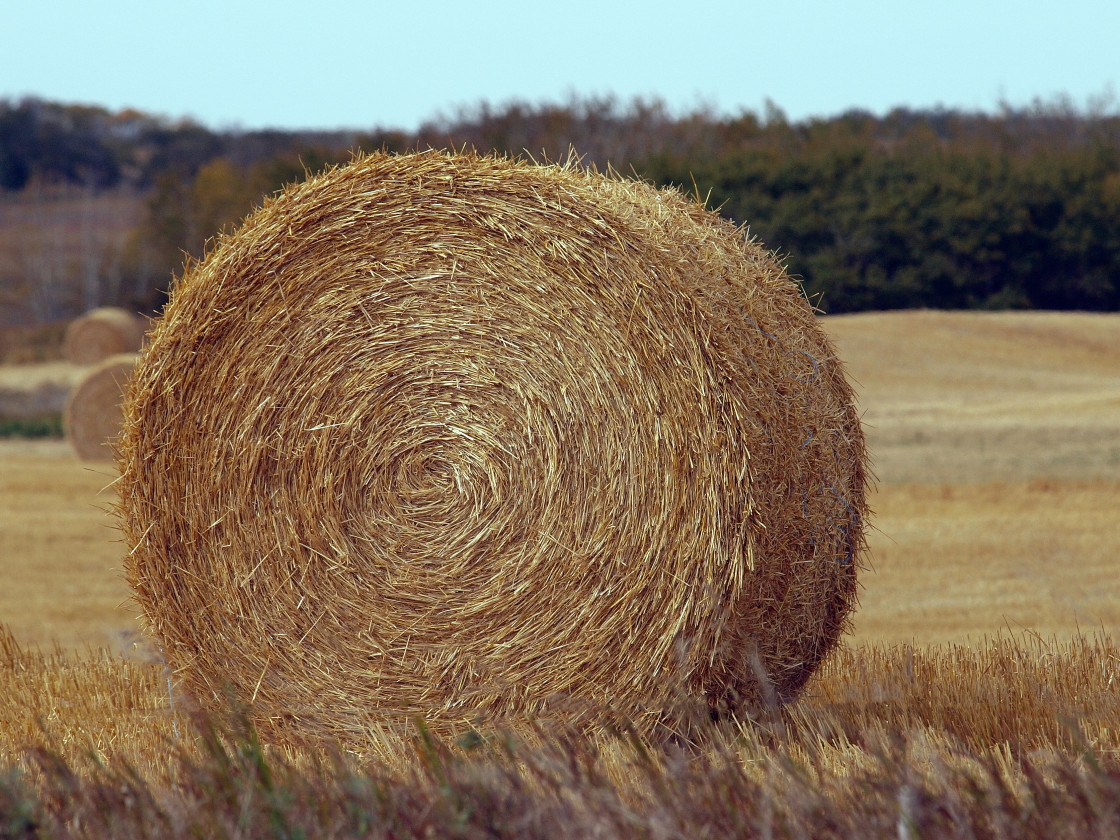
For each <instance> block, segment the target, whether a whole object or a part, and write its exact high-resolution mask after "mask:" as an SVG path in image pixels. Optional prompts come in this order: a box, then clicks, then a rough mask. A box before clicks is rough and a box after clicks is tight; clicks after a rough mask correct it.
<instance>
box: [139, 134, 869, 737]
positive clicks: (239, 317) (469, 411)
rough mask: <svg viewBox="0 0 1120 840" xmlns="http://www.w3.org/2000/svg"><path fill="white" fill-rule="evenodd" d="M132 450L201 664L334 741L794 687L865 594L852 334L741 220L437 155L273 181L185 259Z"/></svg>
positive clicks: (167, 630) (675, 198)
mask: <svg viewBox="0 0 1120 840" xmlns="http://www.w3.org/2000/svg"><path fill="white" fill-rule="evenodd" d="M120 466H121V470H122V479H121V482H120V484H119V488H120V511H119V513H120V518H121V522H122V526H123V529H124V532H125V534H126V536H127V539H128V541H129V548H130V551H129V554H128V557H127V558H126V561H125V562H126V574H127V576H128V578H129V581H130V583H131V585H132V586H133V588H134V590H135V594H136V598H137V601H138V602H139V604H140V606H141V608H142V612H143V614H144V615H145V617H146V621H147V623H148V624H149V626H150V630H151V631H153V632H154V634H155V636H156V637H157V639H158V640H159V642H160V644H161V645H162V648H163V651H164V654H165V655H166V657H167V661H168V663H169V664H170V665H171V666H172V667H173V668H174V669H175V671H176V673H177V674H178V675H179V676H180V678H181V680H182V682H183V684H184V686H185V687H186V688H187V689H188V690H189V691H190V692H191V693H192V694H193V695H194V696H195V698H196V700H197V701H198V702H200V703H201V704H202V705H203V707H207V708H212V709H213V708H221V707H223V705H224V704H225V703H227V702H228V700H229V692H230V691H232V692H233V694H234V695H235V697H236V699H237V700H239V701H240V702H244V703H247V704H249V705H250V706H251V707H252V709H253V714H254V716H255V719H256V721H257V723H258V725H259V726H260V727H261V728H262V730H263V731H283V732H296V733H303V734H315V733H319V734H328V735H333V736H338V737H340V738H341V739H342V740H343V741H344V742H355V741H359V742H360V741H361V739H362V737H363V733H366V732H368V731H369V729H370V728H371V727H373V728H376V727H384V726H393V725H395V724H402V725H403V724H406V723H407V722H408V721H410V720H412V719H413V718H415V717H417V716H421V717H424V718H426V719H428V721H429V722H430V725H438V726H441V727H448V728H449V729H450V730H453V729H454V728H455V727H456V726H458V725H459V724H461V723H462V722H464V721H468V720H470V719H472V718H474V717H475V716H476V715H487V716H489V715H497V716H504V715H523V714H536V713H538V712H540V711H541V710H543V709H545V708H547V707H548V706H549V704H550V703H551V702H556V701H557V699H558V698H571V699H572V700H573V702H576V701H578V702H579V703H580V704H585V705H590V706H596V707H600V708H606V707H610V708H612V709H614V710H616V711H621V712H624V713H625V714H627V715H629V716H631V717H632V719H635V720H637V721H639V722H643V723H653V722H655V721H658V720H662V719H663V718H665V716H666V714H667V710H669V709H671V708H672V707H674V705H675V704H677V703H678V702H679V701H680V700H681V698H682V697H683V698H686V699H687V698H694V699H697V700H700V701H703V702H706V703H708V704H710V705H711V706H712V707H714V708H725V707H728V706H734V705H736V704H737V703H739V702H741V701H743V700H745V699H750V698H757V697H759V696H760V694H767V695H770V696H773V694H776V695H777V696H778V697H781V698H790V697H793V696H795V695H796V693H797V692H798V690H799V689H800V688H801V686H802V685H803V684H804V683H805V681H806V680H807V679H808V677H809V675H810V674H811V673H812V672H813V670H814V669H815V668H816V667H817V665H818V663H819V662H820V661H821V660H822V658H823V657H824V656H825V655H826V654H827V653H828V652H829V650H830V649H831V648H833V646H834V645H835V644H836V642H837V639H838V637H839V635H840V633H841V632H842V630H844V629H845V626H846V622H847V619H848V615H849V611H850V610H851V608H852V606H853V603H854V601H855V597H856V572H857V566H858V564H859V556H860V552H861V549H862V547H863V527H864V514H865V511H866V502H865V484H866V482H867V475H868V474H867V470H866V454H865V448H864V440H863V435H862V432H861V429H860V424H859V420H858V417H857V413H856V409H855V405H854V399H853V394H852V391H851V389H850V388H849V386H848V384H847V382H846V380H845V377H844V375H843V372H842V369H841V364H840V362H839V361H838V359H837V358H836V354H835V352H834V349H833V346H832V344H831V343H830V342H829V340H828V339H827V338H826V336H825V335H824V333H823V332H822V331H821V328H820V326H819V325H818V323H817V319H816V317H815V314H814V312H813V311H812V309H811V307H810V306H809V304H808V303H807V302H806V300H805V299H804V298H803V297H802V295H801V293H800V290H799V288H798V286H797V285H796V284H795V283H794V282H793V281H791V280H790V278H789V277H788V276H787V275H786V274H785V272H784V270H783V268H782V267H781V265H780V264H779V263H778V262H777V261H776V260H775V259H774V258H773V256H772V255H770V254H769V253H767V252H766V251H765V250H764V249H763V248H762V247H761V246H760V245H759V244H757V243H756V242H754V241H752V240H750V239H749V238H748V237H746V236H745V235H744V233H743V231H742V230H741V229H738V228H736V227H735V226H734V225H732V224H730V223H728V222H726V221H724V220H722V219H720V218H719V217H718V216H716V215H715V214H714V213H712V212H710V211H708V210H705V209H704V208H702V207H700V206H698V205H697V204H695V203H692V202H690V201H688V200H686V199H685V198H684V197H683V196H682V195H680V194H678V193H676V192H673V191H659V190H656V189H654V188H652V187H650V186H647V185H645V184H642V183H635V182H629V181H623V180H618V179H616V178H613V177H607V176H603V175H599V174H596V173H594V172H588V171H584V170H582V169H580V168H578V167H575V166H546V167H542V166H536V165H530V164H527V163H524V162H521V161H516V160H509V159H504V158H493V157H480V156H477V155H473V154H464V155H446V154H443V153H436V152H429V153H424V154H417V155H406V156H390V155H372V156H368V157H361V158H358V159H356V160H355V161H354V162H352V163H351V164H350V165H348V166H345V167H342V168H337V169H332V170H329V171H327V172H325V173H323V174H321V175H319V176H317V177H314V178H312V179H310V180H308V181H307V182H306V183H303V184H300V185H295V186H292V187H289V188H288V189H286V190H285V191H284V192H282V193H281V194H279V195H278V196H276V197H274V198H273V199H271V200H269V201H268V202H266V203H265V205H264V206H263V207H262V208H261V209H260V210H258V211H257V212H256V213H255V214H254V215H252V216H251V217H250V218H249V219H247V220H246V222H245V223H244V224H243V226H242V227H241V228H240V229H239V230H238V231H236V232H235V233H234V234H232V235H230V236H228V237H225V238H223V239H222V240H220V241H219V242H218V243H217V244H216V246H215V247H214V249H213V250H212V252H211V253H210V254H209V256H208V257H207V258H206V259H205V260H204V261H203V262H201V263H196V264H193V265H191V266H189V267H188V268H187V270H186V272H185V274H184V276H183V277H182V278H181V279H180V281H179V282H178V283H177V285H176V286H175V288H174V290H173V293H172V296H171V301H170V303H169V304H168V306H167V307H166V310H165V314H164V316H163V318H162V320H161V321H160V322H158V323H157V325H156V327H155V329H154V331H153V333H152V336H151V339H150V346H149V347H148V348H147V350H146V352H145V353H144V354H143V356H142V361H141V363H140V364H139V365H138V368H137V372H136V376H135V378H134V379H133V381H132V385H131V389H130V392H129V395H128V399H127V403H126V419H125V426H124V429H123V431H122V438H121V444H120ZM771 692H773V694H772V693H771Z"/></svg>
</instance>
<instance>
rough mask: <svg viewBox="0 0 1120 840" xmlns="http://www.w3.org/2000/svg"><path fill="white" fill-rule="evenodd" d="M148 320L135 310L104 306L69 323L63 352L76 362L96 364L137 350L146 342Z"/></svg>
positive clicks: (66, 356) (76, 363) (78, 363)
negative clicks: (145, 334) (129, 310)
mask: <svg viewBox="0 0 1120 840" xmlns="http://www.w3.org/2000/svg"><path fill="white" fill-rule="evenodd" d="M147 328H148V322H147V321H146V320H145V319H144V318H142V317H141V316H139V315H137V314H135V313H134V312H128V311H127V310H124V309H118V308H116V307H113V306H103V307H100V308H99V309H91V310H90V311H89V312H87V313H86V314H85V315H82V316H81V317H79V318H75V319H74V320H73V321H71V322H70V323H69V324H68V325H67V327H66V335H65V336H64V337H63V343H62V352H63V356H64V357H65V358H66V360H67V361H68V362H70V363H71V364H75V365H95V364H97V363H98V362H100V361H101V360H102V359H107V358H109V357H110V356H115V355H117V354H119V353H135V352H137V351H138V350H139V349H140V346H141V344H143V342H144V333H145V332H146V331H147Z"/></svg>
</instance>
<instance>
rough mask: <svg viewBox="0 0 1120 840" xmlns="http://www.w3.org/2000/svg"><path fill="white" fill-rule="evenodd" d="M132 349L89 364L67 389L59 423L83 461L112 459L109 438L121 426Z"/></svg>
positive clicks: (112, 438)
mask: <svg viewBox="0 0 1120 840" xmlns="http://www.w3.org/2000/svg"><path fill="white" fill-rule="evenodd" d="M136 358H137V357H136V354H135V353H120V354H118V355H116V356H110V357H109V358H108V359H105V360H104V361H103V362H101V363H100V364H99V365H97V366H95V367H94V368H92V369H91V370H90V371H89V372H88V373H87V374H86V375H85V376H84V377H83V378H82V380H81V381H80V382H79V383H78V384H77V386H76V387H75V388H74V390H73V391H71V392H70V398H69V399H68V400H67V401H66V408H65V410H64V411H63V413H62V427H63V431H64V432H65V433H66V439H67V440H68V441H69V442H70V446H71V447H72V448H73V449H74V452H75V454H76V455H77V456H78V457H79V458H81V459H82V460H83V461H112V460H113V459H114V457H115V456H114V452H113V447H112V442H113V441H114V440H115V439H116V437H117V435H118V434H119V433H120V430H121V420H122V410H121V400H122V398H123V395H124V390H125V384H126V383H127V382H128V377H129V374H131V373H132V369H133V367H135V365H136Z"/></svg>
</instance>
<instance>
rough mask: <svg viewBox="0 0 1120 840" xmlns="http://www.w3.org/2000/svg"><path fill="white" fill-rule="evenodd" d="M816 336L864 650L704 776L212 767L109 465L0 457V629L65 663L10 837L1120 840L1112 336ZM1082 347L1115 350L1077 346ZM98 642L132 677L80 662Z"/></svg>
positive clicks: (481, 748) (1040, 327)
mask: <svg viewBox="0 0 1120 840" xmlns="http://www.w3.org/2000/svg"><path fill="white" fill-rule="evenodd" d="M989 319H991V323H992V324H994V326H995V328H994V329H989V328H988V327H989ZM825 326H826V329H827V330H828V331H829V332H830V333H831V334H832V335H833V336H834V337H835V338H836V339H837V340H838V342H839V343H840V345H841V355H842V357H843V358H845V359H846V360H847V361H848V367H849V370H850V372H851V374H852V375H853V377H854V378H855V379H856V380H857V383H858V390H859V393H860V395H861V399H862V407H863V410H864V415H865V418H866V421H867V425H868V430H869V434H870V436H871V446H872V453H873V456H874V458H875V464H876V469H877V471H878V473H879V477H880V479H881V481H882V483H881V484H880V486H879V488H878V491H877V492H876V493H875V494H874V496H873V497H872V499H871V505H872V508H873V509H874V511H875V513H874V516H873V518H872V520H871V525H872V530H871V532H870V534H869V541H870V545H871V554H870V561H871V564H872V566H873V569H872V570H871V571H869V572H866V573H864V575H863V576H862V586H861V607H860V609H859V610H858V611H857V613H856V627H855V634H854V636H853V637H852V638H851V639H850V640H849V643H848V647H847V649H846V650H843V651H841V652H840V654H839V656H838V657H837V658H835V659H833V660H831V661H830V662H828V663H826V665H825V666H824V667H823V668H822V670H821V672H819V674H818V676H817V678H815V679H814V680H813V681H811V682H810V684H809V686H808V689H807V692H806V694H805V695H804V696H803V697H802V699H801V700H800V701H799V702H798V703H796V704H794V705H792V706H789V707H787V708H786V709H785V710H784V711H783V712H782V713H781V715H780V716H775V715H774V713H773V712H772V711H771V712H769V713H764V714H762V715H761V716H760V717H759V718H758V719H756V720H754V721H753V722H750V723H748V724H747V726H746V728H745V730H744V732H743V733H742V735H741V736H736V737H735V738H733V739H731V741H732V742H733V743H732V744H731V746H730V747H729V746H727V742H726V741H725V742H723V743H724V745H723V746H719V744H720V741H719V740H718V739H717V740H716V742H715V745H710V746H709V747H705V748H703V749H699V750H696V751H693V752H690V753H685V754H682V753H681V752H679V751H676V750H674V749H673V748H668V749H666V748H663V747H659V746H657V745H646V746H642V747H638V746H635V744H634V743H633V742H630V741H617V740H616V741H607V742H598V743H593V742H590V741H584V740H580V739H577V738H573V737H571V735H570V734H565V733H562V732H561V733H547V734H543V735H542V734H541V733H537V736H536V741H532V739H530V742H529V743H528V745H527V746H524V747H520V746H519V747H516V748H513V749H514V750H515V752H514V755H516V757H517V760H516V761H512V760H510V759H509V753H508V752H505V750H507V749H509V748H511V747H510V745H511V744H512V743H513V742H512V741H510V740H508V739H498V740H497V741H495V742H487V741H485V740H480V741H478V742H473V741H466V742H464V743H463V744H459V745H450V746H449V747H446V748H445V747H443V746H441V745H438V744H434V743H433V742H431V741H430V740H425V739H424V738H423V737H416V738H410V739H407V738H406V739H404V740H400V739H398V740H395V741H393V740H386V742H385V743H383V744H382V745H381V751H380V755H381V760H380V761H377V762H375V763H373V764H372V765H371V764H368V763H354V764H350V763H346V762H344V763H343V764H341V765H329V766H328V767H326V768H324V767H323V765H322V764H319V765H315V764H314V763H313V762H309V761H308V760H307V759H306V757H303V758H301V757H300V756H298V755H294V754H293V755H284V754H281V753H278V752H263V753H262V751H261V748H260V746H259V744H258V743H256V742H255V741H253V740H252V739H251V738H248V737H241V738H238V737H237V735H236V733H234V737H233V739H232V740H231V741H228V742H226V746H225V747H224V748H223V749H224V750H225V751H224V752H223V751H220V750H217V749H216V748H215V747H214V744H213V742H211V741H208V740H206V738H205V737H204V736H203V731H201V730H196V729H194V728H193V724H192V719H191V716H190V715H189V714H188V713H187V712H188V711H189V710H188V709H187V707H186V705H185V704H184V703H182V702H181V701H182V700H183V698H182V697H180V698H178V700H179V701H180V702H178V703H177V705H176V714H175V715H174V716H173V715H172V714H171V711H170V709H169V708H168V695H167V693H166V690H167V683H166V674H165V672H164V670H163V669H162V667H161V666H160V665H158V664H150V663H149V661H148V660H149V659H150V658H151V651H150V650H144V649H137V648H135V647H134V646H133V644H132V643H133V641H134V639H133V638H132V637H131V636H130V635H129V634H130V633H132V632H134V630H135V627H136V623H135V619H134V615H133V613H132V611H131V608H130V605H129V603H128V592H127V587H126V586H125V585H124V583H123V580H122V577H121V572H120V567H121V558H122V555H123V547H122V546H121V545H120V544H119V543H117V542H115V540H117V539H118V535H117V534H116V532H115V531H113V530H112V529H111V528H110V527H109V525H110V519H109V518H108V516H107V514H106V513H105V510H106V509H107V508H108V506H109V505H110V504H111V502H112V500H113V492H114V491H113V490H112V488H111V487H110V485H111V484H112V482H113V480H114V479H115V476H114V475H113V474H112V472H111V470H110V469H108V468H107V467H101V466H95V467H94V468H93V469H90V468H88V467H84V466H82V465H80V464H79V463H78V462H77V461H76V460H75V459H74V457H73V455H72V454H71V451H70V448H69V446H68V445H67V444H66V443H65V442H64V441H14V440H12V441H2V442H0V576H2V578H3V580H4V581H5V585H4V586H0V623H3V624H7V625H9V626H10V627H11V630H12V632H13V633H14V635H15V637H16V639H18V640H19V641H20V642H22V643H28V642H36V643H39V644H42V645H44V646H46V647H48V648H49V647H50V645H51V644H52V641H53V640H57V641H58V643H59V644H60V645H61V646H62V647H63V651H62V652H61V653H60V654H57V655H45V656H44V655H40V654H37V653H34V652H27V651H20V650H19V649H18V645H16V644H15V643H14V642H12V641H10V640H0V719H3V720H5V721H6V722H9V725H8V726H6V727H4V728H3V729H2V730H0V766H10V765H15V766H19V767H23V768H30V767H35V768H39V770H36V772H35V773H31V772H27V773H26V774H21V773H20V772H19V771H15V772H12V773H11V774H9V775H7V776H4V777H3V778H4V779H5V781H4V785H5V786H4V787H2V788H0V793H3V795H4V796H6V797H8V799H6V800H4V801H5V802H7V803H11V804H10V806H9V813H10V814H12V815H13V820H14V821H13V822H12V823H11V825H12V826H13V827H15V828H17V829H18V828H20V827H21V826H26V825H28V824H29V823H34V824H36V825H39V826H41V827H42V828H43V830H44V831H54V833H56V834H58V835H65V834H66V830H65V827H66V826H73V825H77V824H81V825H82V826H84V827H85V831H86V834H87V836H108V835H110V834H114V833H115V834H116V835H118V836H119V835H121V834H122V833H128V832H129V831H131V832H132V833H135V834H138V835H139V834H142V833H143V832H145V831H146V832H147V833H148V835H149V836H151V835H153V834H162V835H170V834H174V833H176V832H178V833H179V834H183V835H186V834H188V833H189V830H190V829H191V827H193V829H194V830H196V831H199V832H201V833H203V834H209V835H224V836H233V835H238V836H246V837H254V836H275V835H276V834H277V833H278V832H280V831H281V830H283V831H286V832H287V833H288V834H290V835H293V836H294V835H297V834H299V833H303V834H305V835H307V836H355V835H361V834H362V832H363V831H365V832H366V833H369V831H370V830H371V829H370V820H373V821H375V823H376V825H378V826H383V825H384V826H394V827H395V830H396V831H398V833H399V834H402V835H409V834H411V835H414V836H423V835H424V833H425V832H428V833H432V834H437V835H439V834H444V835H446V834H451V833H454V832H458V833H459V834H460V835H461V834H463V833H464V832H469V830H475V831H477V833H479V834H480V835H481V834H488V835H490V836H509V837H513V836H517V837H524V836H542V837H544V836H548V837H566V836H573V837H576V836H589V835H595V836H603V837H623V836H633V835H634V834H635V833H639V832H641V831H644V832H646V833H647V834H649V835H651V836H653V835H656V834H658V833H661V834H664V835H667V836H673V835H674V834H676V835H685V836H704V835H705V833H707V834H708V835H711V836H774V837H797V836H809V835H813V834H820V833H822V832H825V833H827V832H829V831H830V832H832V834H833V835H835V836H859V837H870V836H890V837H918V836H923V837H937V836H953V837H985V836H1046V837H1050V838H1055V840H1056V838H1062V837H1071V838H1072V837H1085V836H1115V833H1116V831H1115V829H1116V826H1117V825H1118V824H1120V812H1118V811H1117V803H1120V743H1118V742H1117V737H1118V733H1120V729H1118V728H1117V727H1116V725H1115V721H1116V720H1117V719H1118V716H1120V671H1118V670H1117V669H1118V668H1120V652H1118V651H1117V643H1116V639H1117V638H1118V637H1120V611H1118V602H1120V590H1118V588H1117V586H1116V583H1115V581H1116V580H1117V578H1120V529H1117V527H1116V524H1115V522H1116V517H1115V514H1114V511H1115V510H1117V509H1118V508H1120V476H1118V475H1117V472H1116V468H1115V465H1114V461H1113V460H1112V458H1113V453H1115V452H1116V450H1117V446H1118V441H1120V418H1118V416H1117V411H1116V405H1117V400H1116V396H1117V391H1116V381H1117V364H1118V362H1117V358H1118V356H1117V355H1116V354H1115V353H1114V352H1113V353H1111V354H1110V353H1109V352H1108V351H1107V348H1108V347H1114V346H1115V344H1114V343H1112V342H1114V341H1115V340H1116V336H1117V335H1118V334H1120V319H1118V318H1116V317H1115V316H1107V317H1106V318H1105V319H1104V320H1103V321H1102V320H1098V316H1082V315H1076V314H1063V315H1053V314H1048V313H1014V314H1006V315H1003V314H1001V315H999V316H992V315H978V314H972V313H921V312H917V313H915V312H899V313H890V314H870V315H858V316H845V317H843V318H838V319H833V318H828V319H825ZM1079 335H1080V336H1086V337H1089V336H1096V337H1095V338H1092V339H1091V340H1090V341H1088V343H1089V344H1090V345H1091V346H1089V347H1088V348H1087V347H1085V346H1084V344H1085V342H1079V340H1077V337H1078V336H1079ZM962 336H963V337H964V338H961V337H962ZM954 337H956V338H954ZM891 342H893V344H892V343H891ZM1079 343H1080V344H1081V345H1082V346H1081V347H1080V348H1078V345H1079ZM1100 347H1104V348H1106V349H1105V350H1104V351H1100V350H1099V348H1100ZM1025 358H1029V359H1030V363H1029V364H1025V363H1024V361H1023V360H1024V359H1025ZM1063 370H1064V371H1065V372H1066V374H1068V375H1063ZM1016 388H1019V389H1021V390H1018V391H1017V390H1016ZM1062 399H1066V400H1067V401H1068V405H1067V408H1065V409H1063V407H1062ZM919 432H920V433H921V434H918V433H919ZM1008 441H1010V443H1012V444H1014V446H1011V447H1009V448H1007V449H1003V448H1001V447H1002V446H1004V444H1006V443H1007V442H1008ZM1048 442H1049V443H1050V444H1054V445H1060V444H1063V443H1064V444H1065V448H1061V447H1060V446H1059V448H1057V449H1056V448H1054V446H1053V445H1048ZM1098 633H1100V634H1102V635H1099V636H1098V635H1096V634H1098ZM90 644H93V645H97V646H101V645H107V646H109V647H110V648H111V649H112V651H113V652H114V655H110V656H108V657H106V656H103V655H100V654H96V655H92V654H88V653H81V652H80V651H81V650H82V649H83V648H85V646H86V645H90ZM120 652H126V653H129V654H130V658H129V659H126V660H121V659H118V658H115V654H117V653H120ZM39 721H41V722H39ZM176 726H178V729H177V730H176V728H175V727H176ZM176 733H178V735H179V737H178V738H176ZM542 739H543V740H544V743H543V744H542ZM28 747H30V750H28ZM56 756H57V757H56ZM90 756H95V757H97V758H98V759H99V760H102V761H103V762H104V764H105V767H106V768H107V769H101V768H99V767H98V766H96V765H95V764H94V763H93V762H92V761H91V759H90ZM729 756H732V757H730V758H729ZM59 759H61V760H59ZM125 762H127V763H128V764H127V766H126V765H125ZM315 767H318V768H319V769H318V770H316V769H314V768H315ZM71 770H74V771H76V772H77V773H78V776H77V777H74V776H71V775H69V773H70V771H71ZM40 771H41V772H40ZM80 779H93V780H95V781H96V782H97V784H83V783H81V782H80V781H77V780H80ZM36 780H37V781H36ZM215 791H224V792H226V795H223V796H221V797H219V796H216V795H215V793H214V792H215ZM483 805H484V807H480V806H483ZM21 815H23V816H21ZM20 819H25V821H24V822H22V823H21V822H18V820H20ZM464 826H466V827H467V828H464ZM994 827H998V830H997V828H994ZM1001 832H1002V834H1001ZM16 836H20V835H19V834H16Z"/></svg>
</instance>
